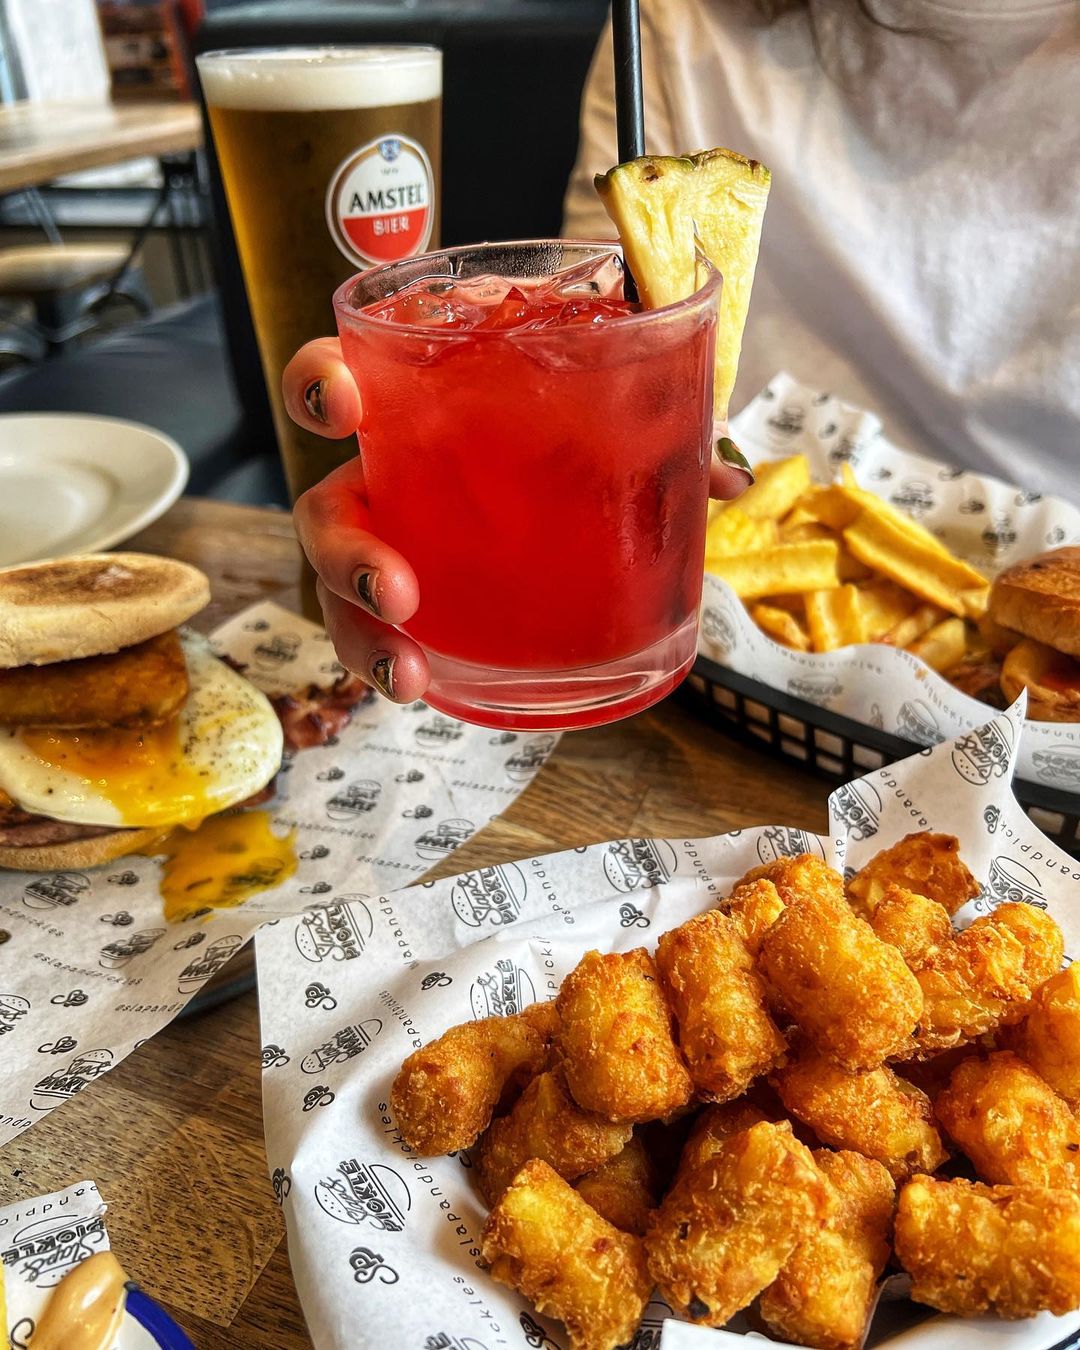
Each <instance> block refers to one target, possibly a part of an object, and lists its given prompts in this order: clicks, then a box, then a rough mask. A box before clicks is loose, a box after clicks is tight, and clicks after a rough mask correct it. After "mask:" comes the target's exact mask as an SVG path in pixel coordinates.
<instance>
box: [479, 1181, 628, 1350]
mask: <svg viewBox="0 0 1080 1350" xmlns="http://www.w3.org/2000/svg"><path fill="white" fill-rule="evenodd" d="M480 1247H481V1251H482V1252H483V1256H484V1260H485V1261H487V1262H488V1263H489V1265H490V1267H491V1274H492V1275H493V1276H494V1278H495V1279H497V1280H501V1281H502V1283H503V1284H508V1285H510V1287H511V1288H512V1289H516V1290H518V1291H519V1293H521V1294H524V1296H525V1297H526V1298H527V1299H530V1300H531V1302H532V1303H533V1304H534V1305H535V1307H536V1310H537V1312H539V1313H541V1314H542V1315H543V1316H546V1317H554V1318H557V1319H558V1320H559V1321H560V1322H562V1323H564V1325H565V1326H566V1330H567V1332H568V1333H569V1341H570V1350H615V1347H616V1346H620V1345H625V1344H626V1343H627V1342H628V1341H630V1340H632V1339H633V1336H634V1332H635V1331H636V1330H637V1326H638V1323H639V1322H640V1321H641V1314H642V1313H643V1312H644V1311H645V1305H646V1303H647V1302H648V1301H649V1295H650V1294H651V1292H652V1279H651V1278H650V1276H649V1273H648V1270H647V1268H646V1265H645V1253H644V1249H643V1247H642V1243H641V1239H640V1238H638V1237H635V1236H634V1235H633V1234H632V1233H623V1232H620V1231H619V1229H618V1228H616V1227H614V1225H613V1224H610V1223H608V1222H607V1220H606V1219H602V1218H601V1217H600V1215H599V1214H597V1213H596V1211H595V1210H594V1209H593V1208H592V1207H591V1206H590V1205H588V1204H586V1202H585V1201H584V1200H583V1199H582V1198H581V1196H580V1195H578V1193H577V1192H576V1191H575V1190H573V1189H572V1187H571V1186H570V1184H569V1183H568V1182H566V1181H564V1180H563V1179H562V1177H560V1176H559V1175H558V1173H557V1172H554V1171H552V1169H551V1168H550V1167H549V1166H548V1165H547V1163H545V1162H541V1161H540V1160H539V1159H534V1160H533V1161H532V1162H528V1163H526V1164H525V1166H524V1167H523V1168H522V1169H521V1171H520V1172H519V1173H518V1174H517V1176H516V1177H515V1178H514V1180H513V1181H512V1182H511V1184H510V1186H509V1188H508V1189H507V1190H506V1191H505V1192H504V1193H503V1197H502V1199H501V1200H500V1201H499V1203H498V1204H497V1205H496V1206H495V1208H494V1209H493V1210H492V1211H491V1214H490V1215H489V1216H488V1220H487V1223H485V1224H484V1228H483V1232H482V1233H481V1236H480Z"/></svg>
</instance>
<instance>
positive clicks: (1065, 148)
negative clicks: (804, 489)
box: [564, 0, 1080, 499]
mask: <svg viewBox="0 0 1080 1350" xmlns="http://www.w3.org/2000/svg"><path fill="white" fill-rule="evenodd" d="M870 4H875V0H863V5H864V6H869V5H870ZM767 5H768V0H760V4H754V3H752V2H751V0H746V6H745V7H743V5H742V4H740V0H642V4H641V8H642V44H643V52H642V61H643V68H644V85H645V100H646V141H647V148H648V150H649V152H650V153H653V154H672V153H678V152H680V151H693V150H699V149H703V148H707V147H710V146H713V145H725V146H729V147H730V148H732V149H734V150H738V151H740V152H742V153H743V154H746V155H749V156H751V157H752V158H755V159H760V160H762V161H763V162H764V163H765V164H767V165H768V166H769V167H770V168H771V170H772V174H773V178H772V192H771V196H770V199H769V207H768V211H767V213H766V216H765V228H764V232H763V236H762V245H761V256H760V260H759V263H758V271H757V279H756V281H755V284H754V295H753V300H752V302H751V306H750V315H749V319H748V322H747V328H746V335H745V337H744V340H743V355H742V362H741V365H740V371H739V380H738V383H737V385H736V387H735V395H734V397H733V399H732V404H731V406H732V410H733V411H737V410H738V409H739V408H741V407H742V406H743V405H744V404H745V403H746V402H747V401H748V400H749V399H750V398H751V397H752V396H753V395H754V394H755V393H756V392H757V391H758V390H759V389H760V388H761V387H762V386H763V385H764V384H765V383H766V381H767V380H768V379H769V377H770V376H771V375H772V374H773V373H774V372H776V371H777V370H781V369H785V370H787V371H789V372H790V373H791V374H792V375H794V376H796V377H797V378H798V379H800V380H802V381H804V382H805V383H807V384H811V385H813V386H815V387H817V388H820V389H825V390H829V391H830V392H832V393H834V394H837V395H838V396H839V397H841V398H842V399H844V400H846V401H849V402H852V403H855V404H858V405H860V406H862V407H865V408H869V409H871V410H872V411H874V412H876V413H878V414H879V415H880V416H881V417H883V419H884V422H885V431H886V434H888V435H889V436H891V437H892V438H893V439H895V440H897V441H898V442H899V443H900V444H902V445H904V446H906V447H907V448H909V449H912V450H916V451H921V452H923V453H925V454H929V455H932V456H934V457H935V458H938V459H943V460H946V461H948V462H951V463H956V464H961V465H964V466H965V467H967V468H972V469H977V470H985V471H988V472H991V473H994V474H997V475H998V476H1000V477H1002V478H1005V479H1008V480H1010V481H1013V482H1018V483H1020V484H1022V485H1023V486H1025V487H1028V488H1031V489H1033V490H1038V491H1047V492H1051V491H1052V492H1055V493H1058V494H1059V495H1064V496H1070V497H1073V498H1074V499H1080V481H1078V478H1080V475H1078V473H1077V470H1078V467H1080V0H955V2H952V0H910V2H909V3H902V0H876V5H875V8H874V11H873V12H874V18H876V19H878V20H883V21H885V22H886V23H888V24H890V25H892V26H900V27H903V28H904V29H905V30H907V31H903V32H894V31H890V30H889V29H888V28H886V27H883V26H881V24H880V23H875V22H872V21H871V20H870V19H869V18H868V17H867V14H866V13H865V12H863V8H862V7H861V6H860V4H859V2H858V0H809V4H806V3H796V4H795V5H794V6H793V7H791V8H788V9H787V10H786V12H784V13H783V14H781V15H780V17H778V18H777V19H775V20H774V21H773V22H772V23H769V22H767V21H765V19H763V17H762V14H761V10H762V9H763V8H766V7H767ZM913 30H917V31H913ZM616 159H617V154H616V147H615V113H614V78H613V73H612V61H611V37H610V30H609V31H607V32H606V33H605V35H604V38H603V40H602V41H601V44H600V48H599V50H598V52H597V55H596V59H595V60H594V63H593V67H592V72H591V74H590V76H589V82H588V85H587V87H586V92H585V100H584V105H583V109H582V140H581V149H580V152H579V157H578V163H577V167H576V169H575V172H574V176H573V178H572V180H571V184H570V188H569V190H568V193H567V198H566V215H565V223H564V229H565V233H566V234H567V235H572V236H576V237H578V238H589V237H593V238H595V237H598V236H599V237H602V238H604V237H611V235H612V233H613V230H612V227H611V224H610V222H609V221H608V219H607V217H606V215H605V213H604V210H603V208H602V206H601V205H600V202H599V199H598V198H597V196H596V193H595V191H594V189H593V184H592V176H593V174H594V173H596V172H598V171H603V170H605V169H607V168H609V167H610V166H611V165H612V164H614V163H615V162H616Z"/></svg>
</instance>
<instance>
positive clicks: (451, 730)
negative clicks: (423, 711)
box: [413, 713, 465, 747]
mask: <svg viewBox="0 0 1080 1350" xmlns="http://www.w3.org/2000/svg"><path fill="white" fill-rule="evenodd" d="M464 734H465V728H464V727H463V726H462V725H461V723H460V722H459V721H457V720H456V719H455V718H453V717H444V716H443V715H442V713H433V714H432V715H431V716H430V717H425V718H424V720H423V721H422V722H421V723H420V725H419V726H418V727H417V728H416V730H415V731H414V732H413V739H414V740H415V741H416V743H417V745H423V746H431V747H433V746H437V745H453V743H454V742H455V741H460V740H461V738H462V736H463V735H464Z"/></svg>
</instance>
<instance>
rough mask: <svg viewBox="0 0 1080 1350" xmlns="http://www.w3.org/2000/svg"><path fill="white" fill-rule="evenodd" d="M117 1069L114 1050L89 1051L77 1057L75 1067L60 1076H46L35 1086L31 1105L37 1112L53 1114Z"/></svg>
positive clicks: (56, 1074)
mask: <svg viewBox="0 0 1080 1350" xmlns="http://www.w3.org/2000/svg"><path fill="white" fill-rule="evenodd" d="M112 1066H113V1052H112V1051H111V1050H89V1051H87V1052H86V1053H85V1054H80V1055H76V1056H75V1058H74V1059H73V1060H72V1061H71V1063H70V1064H69V1065H68V1066H67V1067H66V1068H65V1069H61V1070H60V1071H59V1072H58V1073H50V1074H46V1075H45V1077H44V1078H42V1079H41V1080H40V1081H39V1082H37V1083H35V1084H34V1090H33V1092H32V1093H31V1094H30V1105H31V1106H32V1107H33V1108H34V1110H35V1111H52V1110H53V1109H54V1108H55V1107H57V1106H62V1105H63V1103H64V1102H66V1101H70V1100H71V1098H72V1097H74V1096H76V1095H77V1094H78V1093H80V1092H81V1091H82V1090H83V1088H85V1087H86V1086H87V1085H88V1084H89V1083H92V1082H93V1081H94V1079H95V1078H100V1077H101V1076H102V1074H106V1073H108V1072H109V1070H110V1069H111V1068H112Z"/></svg>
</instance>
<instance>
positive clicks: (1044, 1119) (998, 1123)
mask: <svg viewBox="0 0 1080 1350" xmlns="http://www.w3.org/2000/svg"><path fill="white" fill-rule="evenodd" d="M934 1111H935V1112H936V1114H937V1118H938V1120H939V1121H941V1123H942V1125H943V1126H944V1127H945V1129H946V1130H947V1131H948V1133H949V1134H950V1135H951V1136H952V1138H953V1140H954V1141H955V1142H956V1143H957V1144H958V1145H959V1146H960V1148H961V1149H962V1150H963V1151H964V1152H965V1153H966V1154H967V1156H968V1157H969V1158H970V1159H971V1161H972V1162H973V1163H974V1164H975V1171H976V1172H977V1173H978V1174H979V1176H980V1177H981V1178H982V1180H983V1181H989V1182H991V1183H997V1182H1000V1183H1002V1184H1008V1185H1013V1186H1028V1185H1030V1186H1065V1187H1067V1188H1068V1189H1069V1190H1073V1191H1080V1125H1078V1124H1077V1121H1076V1119H1075V1117H1074V1116H1073V1113H1072V1111H1071V1110H1070V1109H1069V1107H1068V1106H1067V1105H1066V1103H1065V1102H1064V1101H1063V1100H1062V1099H1061V1098H1060V1097H1059V1096H1058V1095H1057V1093H1056V1092H1055V1091H1054V1089H1053V1088H1052V1087H1050V1086H1049V1085H1048V1084H1047V1083H1045V1082H1044V1081H1043V1080H1042V1079H1041V1078H1040V1077H1039V1075H1038V1074H1037V1073H1036V1072H1035V1070H1034V1069H1033V1068H1031V1067H1030V1066H1029V1065H1027V1064H1025V1063H1024V1061H1023V1060H1022V1059H1021V1058H1020V1057H1019V1056H1018V1055H1014V1054H1013V1053H1012V1051H1011V1050H1001V1051H998V1052H997V1053H996V1054H993V1055H990V1056H989V1057H988V1058H987V1059H975V1058H973V1059H967V1060H965V1061H964V1062H963V1063H962V1064H960V1065H959V1066H958V1067H957V1068H956V1069H955V1070H954V1071H953V1075H952V1077H951V1078H950V1079H949V1086H948V1087H947V1088H946V1089H945V1090H944V1092H942V1093H940V1094H939V1095H938V1098H937V1100H936V1101H935V1102H934ZM927 1170H928V1171H929V1170H930V1169H929V1168H928V1169H927Z"/></svg>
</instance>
